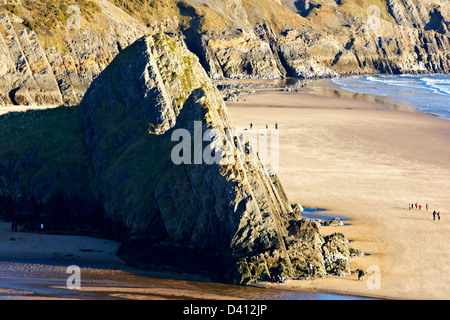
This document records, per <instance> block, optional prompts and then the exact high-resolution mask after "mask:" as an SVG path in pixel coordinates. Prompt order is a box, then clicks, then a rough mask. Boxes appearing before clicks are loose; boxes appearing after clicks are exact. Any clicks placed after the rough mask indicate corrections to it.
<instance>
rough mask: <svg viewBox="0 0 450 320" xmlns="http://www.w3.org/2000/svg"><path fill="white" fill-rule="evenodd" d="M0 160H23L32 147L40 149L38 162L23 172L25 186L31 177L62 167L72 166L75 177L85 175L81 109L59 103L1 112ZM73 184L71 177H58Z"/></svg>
mask: <svg viewBox="0 0 450 320" xmlns="http://www.w3.org/2000/svg"><path fill="white" fill-rule="evenodd" d="M0 128H1V130H0V150H2V152H1V153H0V164H5V163H6V161H7V160H9V159H15V160H16V161H20V160H21V159H23V157H24V155H25V154H26V153H27V152H28V151H30V150H34V151H37V155H36V159H35V161H34V162H35V163H39V166H37V167H33V168H28V169H26V170H25V171H24V172H23V176H22V179H21V180H22V184H23V188H24V189H27V188H29V187H30V185H29V183H28V182H29V181H30V179H32V178H38V177H42V176H52V177H54V178H55V179H57V177H56V175H57V172H58V171H59V170H61V169H63V168H71V170H73V174H72V179H79V178H80V177H83V176H84V175H85V172H84V171H83V170H84V167H85V164H86V163H87V159H88V158H87V155H84V154H85V152H84V151H85V144H84V139H83V132H82V129H81V121H80V117H79V109H78V108H77V107H70V108H69V107H59V108H55V109H47V110H41V111H37V110H32V111H27V112H16V113H9V114H6V115H3V116H0ZM58 181H59V183H63V184H70V183H71V182H72V181H70V180H64V181H63V180H58Z"/></svg>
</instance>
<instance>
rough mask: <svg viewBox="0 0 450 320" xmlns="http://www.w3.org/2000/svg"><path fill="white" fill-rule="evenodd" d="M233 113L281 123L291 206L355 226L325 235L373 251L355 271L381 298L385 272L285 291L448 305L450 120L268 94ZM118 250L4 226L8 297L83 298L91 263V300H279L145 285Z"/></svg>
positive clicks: (2, 290)
mask: <svg viewBox="0 0 450 320" xmlns="http://www.w3.org/2000/svg"><path fill="white" fill-rule="evenodd" d="M227 105H228V107H229V113H230V116H231V118H232V119H233V121H234V123H235V125H236V127H238V128H248V126H249V124H250V123H252V124H253V128H255V129H258V128H261V129H263V128H265V126H266V124H267V125H269V127H270V128H273V126H274V124H275V122H277V123H278V124H279V133H280V170H279V172H278V174H279V176H280V178H281V181H282V183H283V186H284V188H285V191H286V192H287V194H288V197H289V199H290V200H291V201H292V202H298V203H301V204H302V205H303V206H305V207H317V208H322V209H326V210H327V212H326V214H329V215H333V216H341V217H346V218H349V219H351V221H350V222H349V225H346V226H343V227H322V231H323V233H324V234H331V233H333V232H342V233H344V234H345V235H346V236H347V238H348V239H349V240H350V247H353V248H357V249H361V250H362V251H363V252H364V253H365V256H363V257H356V258H352V259H351V261H350V262H351V270H352V271H355V270H356V269H358V268H363V269H365V270H367V269H368V268H369V267H370V266H376V268H378V270H380V277H379V278H378V279H379V280H380V282H379V284H380V287H379V288H369V286H368V283H369V281H371V279H374V278H371V276H375V274H367V275H366V281H357V275H356V273H353V274H352V275H351V276H347V277H343V278H337V277H331V276H330V277H328V278H326V279H316V280H310V281H309V280H308V281H297V280H287V281H286V283H285V284H284V285H283V286H282V287H280V286H279V285H277V286H276V288H277V289H280V288H282V289H283V290H286V289H287V290H288V291H289V290H293V291H294V292H295V291H302V292H305V291H306V292H312V293H320V292H322V293H335V294H343V295H352V296H364V297H374V298H388V299H449V298H450V293H449V291H448V285H450V276H449V269H448V265H450V250H449V248H448V243H449V241H448V240H450V236H449V234H450V232H449V231H450V222H449V220H450V199H449V198H448V190H449V189H450V166H449V163H450V121H448V120H442V119H439V118H436V117H433V116H430V115H424V114H418V113H414V112H407V111H393V110H390V109H389V108H387V107H386V106H383V105H380V104H377V103H374V102H372V101H367V102H366V101H363V100H355V99H337V98H331V97H326V96H318V95H312V94H307V93H289V92H270V91H267V90H266V91H261V92H259V93H258V94H254V95H251V96H245V101H238V102H229V103H227ZM416 202H417V203H420V204H421V205H422V210H415V209H414V210H408V204H409V203H416ZM427 203H428V204H429V206H430V209H429V211H427V210H426V209H425V204H427ZM433 210H437V211H440V212H441V220H440V221H434V220H433V217H432V212H433ZM117 248H118V243H115V242H113V241H107V240H103V239H94V238H89V237H78V236H76V237H74V236H58V235H40V234H32V233H22V232H19V233H12V232H11V230H10V225H9V224H8V223H0V257H1V261H0V275H1V280H0V298H6V299H18V298H21V299H24V298H42V297H43V298H49V297H52V298H55V297H62V298H65V299H66V298H74V299H78V298H80V295H79V294H74V293H68V292H67V289H66V288H65V287H64V285H65V279H67V274H66V273H65V271H66V269H67V266H68V265H70V264H77V263H80V264H87V265H90V266H87V267H85V268H83V275H86V274H88V275H89V282H88V284H89V286H84V287H83V289H84V292H83V294H82V295H81V298H87V297H88V298H89V297H90V298H93V299H95V298H101V299H103V298H105V297H106V298H108V299H115V298H124V299H174V298H175V299H184V298H195V299H197V298H199V299H227V298H233V299H236V297H239V298H242V297H243V298H252V299H258V298H263V299H267V298H269V299H270V297H273V296H276V295H273V296H271V295H270V294H272V292H271V291H270V290H272V289H274V288H271V287H272V285H267V284H266V285H263V286H267V287H269V288H268V289H264V290H268V291H267V293H263V294H262V295H261V291H251V290H253V289H250V288H246V289H242V290H249V291H248V292H247V291H244V293H243V294H241V293H239V294H238V295H236V292H234V291H233V290H235V288H233V289H230V288H228V287H223V288H222V287H220V288H219V290H217V284H214V285H211V284H208V283H204V282H199V283H197V282H195V283H194V282H189V281H187V280H186V277H187V278H188V279H189V277H190V276H185V277H184V278H182V279H181V280H180V281H182V282H177V281H178V280H177V281H175V280H174V281H171V280H167V276H165V277H162V278H165V280H158V281H159V282H158V281H156V282H155V281H153V282H151V283H148V284H147V285H145V283H146V281H149V280H148V279H149V276H148V275H145V274H139V273H136V270H130V269H127V268H126V266H125V265H124V264H123V262H122V261H121V260H120V259H119V258H118V257H117V256H116V255H115V252H116V250H117ZM39 261H46V263H40V262H39ZM92 265H95V266H94V267H92ZM55 272H56V273H57V274H59V276H56V277H55ZM46 273H49V274H52V276H51V277H49V279H47V280H46V281H47V282H46V283H45V288H46V289H45V290H44V289H42V290H43V291H38V292H36V291H33V292H30V291H29V288H30V287H33V288H37V287H39V286H40V285H37V284H36V283H35V284H34V285H33V284H31V285H30V283H29V282H27V283H25V282H23V281H25V280H23V279H28V278H30V277H31V278H30V279H31V280H33V281H43V280H42V275H43V274H46ZM170 277H171V275H169V278H170ZM14 279H15V280H17V279H22V280H23V281H22V282H20V281H19V282H13V280H14ZM152 279H154V278H152ZM368 280H369V281H368ZM180 283H181V285H182V287H181V288H180ZM208 286H209V287H208ZM212 286H215V289H214V290H213V289H211V287H212ZM42 287H44V285H42ZM49 288H51V290H50V289H49ZM133 288H134V289H133ZM205 288H207V289H205ZM199 290H200V291H201V293H199ZM99 292H100V293H102V294H100V293H99ZM232 292H233V293H232ZM284 294H285V293H284ZM284 297H288V298H289V297H290V296H289V295H286V296H284ZM295 297H296V298H298V296H295ZM313 299H314V297H313Z"/></svg>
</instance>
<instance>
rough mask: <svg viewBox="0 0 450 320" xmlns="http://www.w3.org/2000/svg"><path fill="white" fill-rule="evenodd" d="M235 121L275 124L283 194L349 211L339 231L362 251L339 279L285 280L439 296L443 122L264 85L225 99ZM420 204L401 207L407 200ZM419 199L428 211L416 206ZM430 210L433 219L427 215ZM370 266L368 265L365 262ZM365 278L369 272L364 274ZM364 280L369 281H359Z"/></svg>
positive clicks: (394, 295) (444, 246)
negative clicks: (360, 275)
mask: <svg viewBox="0 0 450 320" xmlns="http://www.w3.org/2000/svg"><path fill="white" fill-rule="evenodd" d="M227 104H228V106H229V112H230V115H231V117H232V119H233V121H234V122H235V125H236V126H237V127H238V128H248V126H249V124H250V123H252V124H253V128H256V129H258V128H261V129H263V128H265V126H266V124H267V125H269V128H273V126H274V123H275V122H277V123H278V124H279V128H280V129H279V130H280V169H279V172H278V174H279V176H280V178H281V181H282V183H283V186H284V188H285V190H286V192H287V194H288V197H289V199H290V200H291V201H292V202H299V203H301V204H302V205H304V206H306V207H318V208H323V209H326V210H328V212H327V213H328V214H330V215H335V216H342V217H346V218H350V219H351V222H350V225H349V226H344V227H322V230H323V232H324V234H330V233H333V232H342V233H344V234H345V235H346V236H347V238H348V239H349V240H350V247H353V248H358V249H361V250H362V251H363V252H365V254H366V255H365V256H364V257H356V258H352V259H351V270H352V271H356V269H358V268H363V269H364V270H367V269H368V268H369V267H370V266H376V267H375V269H373V270H377V269H378V270H379V271H380V274H379V275H380V278H379V280H380V282H379V284H380V287H379V288H375V289H374V288H373V285H372V286H371V285H370V284H369V286H368V282H369V281H370V283H372V284H374V283H376V282H374V281H375V280H376V279H375V278H373V277H372V278H371V276H377V274H376V273H371V274H366V281H357V275H356V273H354V274H352V276H349V277H344V278H334V277H328V278H327V279H316V280H312V281H287V283H286V287H291V288H295V289H302V290H318V291H325V292H337V293H344V294H351V295H361V296H370V297H379V298H389V299H449V298H450V293H449V290H448V286H449V285H450V275H449V269H448V265H449V264H450V250H449V247H448V243H449V240H450V232H449V231H450V222H449V218H450V214H449V212H450V199H449V198H448V190H449V189H450V166H449V163H450V121H448V120H442V119H439V118H436V117H433V116H430V115H424V114H419V113H414V112H407V111H393V110H391V109H389V108H387V107H385V106H383V105H380V104H377V103H373V102H364V101H362V100H354V99H352V100H349V99H335V98H330V97H325V96H316V95H311V94H304V93H280V92H277V93H271V92H263V93H260V94H256V95H252V96H247V97H245V102H244V101H242V102H230V103H227ZM416 202H417V203H419V204H421V205H422V210H415V209H414V210H409V209H408V205H409V203H414V204H415V203H416ZM427 203H428V204H429V206H430V208H429V211H427V210H426V209H425V205H426V204H427ZM433 210H437V211H440V213H441V220H440V221H434V220H433V217H432V212H433ZM369 270H371V269H369ZM367 280H369V281H367ZM369 287H371V288H369Z"/></svg>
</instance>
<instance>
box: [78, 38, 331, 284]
mask: <svg viewBox="0 0 450 320" xmlns="http://www.w3.org/2000/svg"><path fill="white" fill-rule="evenodd" d="M80 108H81V117H82V122H83V126H84V131H85V133H86V144H87V147H88V150H89V153H90V155H91V158H92V172H95V177H94V185H96V187H95V188H94V189H95V190H96V191H97V192H98V193H97V195H96V196H97V197H98V198H101V199H103V201H104V210H105V214H106V220H107V222H108V224H110V225H111V231H112V232H113V234H114V235H115V237H116V238H120V239H122V240H123V241H124V245H123V247H122V249H121V251H120V252H121V256H122V257H124V258H125V259H126V260H128V261H129V262H130V263H132V264H134V265H140V266H154V265H168V266H173V267H175V268H177V269H180V268H181V269H183V270H190V271H196V272H198V271H203V272H207V273H213V274H214V275H215V276H219V277H221V278H222V279H225V278H226V279H227V280H229V281H236V282H238V283H242V282H248V281H254V280H255V279H258V278H259V277H261V276H262V275H268V274H270V273H271V272H274V271H278V272H283V273H284V274H285V275H286V276H299V275H301V274H302V272H303V271H302V270H307V264H308V262H309V261H311V260H313V261H314V264H315V265H317V268H318V270H319V271H320V272H319V273H320V274H325V272H326V269H325V268H326V267H325V262H324V261H325V260H324V256H323V251H322V246H323V244H324V243H325V242H326V241H325V240H324V238H323V236H322V235H321V233H320V231H319V230H318V228H317V227H314V226H315V225H314V224H312V223H310V222H308V221H307V220H301V225H302V227H303V228H305V229H306V230H307V232H306V231H305V232H303V231H298V230H296V231H293V232H291V231H289V228H290V226H291V224H292V223H294V224H295V223H300V222H297V219H296V218H295V217H294V216H295V215H294V213H293V212H292V209H291V207H290V205H289V201H288V199H287V197H286V195H285V193H284V191H283V189H282V187H281V184H280V182H279V180H278V178H277V176H276V175H273V174H269V172H268V170H267V169H266V167H265V165H264V164H263V163H261V161H260V160H259V158H258V156H257V155H256V153H254V152H250V153H249V154H247V155H246V157H247V159H248V161H239V160H238V161H236V162H235V163H231V164H230V163H228V162H223V161H220V162H219V163H213V164H207V163H204V162H201V163H197V164H189V163H184V164H179V165H178V164H175V163H174V162H173V160H172V158H171V155H172V151H173V148H174V147H175V146H176V143H175V142H174V141H172V140H171V136H172V134H173V133H174V132H175V131H176V130H178V129H185V130H187V131H188V132H189V133H190V134H191V135H192V136H194V135H195V132H196V130H198V128H196V124H195V123H196V121H197V123H200V124H201V126H200V128H201V129H202V130H201V131H202V132H205V131H207V130H208V129H214V130H215V135H214V137H213V138H212V140H211V144H210V145H212V149H214V150H215V153H218V152H219V151H220V150H221V147H223V145H224V144H227V143H230V144H231V145H232V144H233V143H234V136H230V135H229V134H227V132H228V131H227V130H231V129H232V128H233V125H232V123H231V121H230V119H229V118H228V115H227V110H226V106H225V104H224V102H223V100H222V98H221V95H220V93H219V91H218V90H217V89H216V88H215V87H214V85H213V84H212V82H211V80H210V79H209V77H208V76H207V74H206V72H205V71H204V70H203V68H202V67H201V65H200V63H199V61H198V58H197V57H196V56H195V55H193V54H192V53H191V52H189V51H188V50H187V48H186V46H185V44H184V43H183V42H181V41H177V40H173V39H171V38H169V37H168V36H165V35H161V34H160V35H157V36H155V37H146V38H142V39H140V40H138V41H137V42H136V43H135V44H133V45H132V46H130V47H129V48H127V49H126V50H124V51H123V52H122V53H121V54H120V55H119V56H118V57H117V58H116V59H115V60H114V61H113V62H112V63H111V65H110V66H109V67H108V68H106V70H105V71H104V72H103V73H102V74H101V75H100V76H99V77H98V79H97V80H95V81H94V83H93V84H92V86H91V87H90V88H89V90H88V91H87V93H86V95H85V97H84V98H83V101H82V102H81V105H80ZM194 144H195V143H194ZM202 146H204V144H203V145H202ZM236 152H237V151H236ZM249 159H253V161H250V160H249ZM222 160H223V159H222ZM304 233H307V234H308V235H305V234H304ZM302 237H306V238H304V239H303V238H302ZM308 237H310V238H311V239H310V238H308Z"/></svg>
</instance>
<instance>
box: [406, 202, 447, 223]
mask: <svg viewBox="0 0 450 320" xmlns="http://www.w3.org/2000/svg"><path fill="white" fill-rule="evenodd" d="M413 209H419V210H422V205H421V204H419V203H418V202H416V203H410V204H409V210H413ZM425 209H426V210H427V211H429V209H430V206H429V205H428V203H427V204H425ZM436 218H437V219H438V220H441V212H438V211H436V210H434V211H433V220H436Z"/></svg>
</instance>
